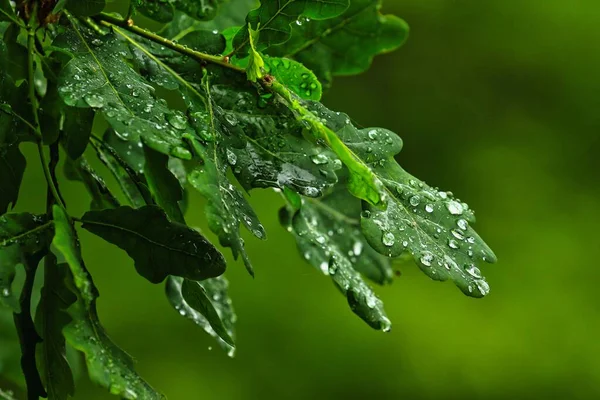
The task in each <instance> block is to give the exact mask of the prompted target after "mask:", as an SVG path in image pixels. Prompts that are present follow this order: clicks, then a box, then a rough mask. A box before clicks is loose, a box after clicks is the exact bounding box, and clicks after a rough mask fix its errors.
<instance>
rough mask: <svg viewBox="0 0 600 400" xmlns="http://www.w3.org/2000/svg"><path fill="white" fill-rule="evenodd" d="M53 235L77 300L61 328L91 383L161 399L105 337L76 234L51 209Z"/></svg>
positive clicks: (141, 399)
mask: <svg viewBox="0 0 600 400" xmlns="http://www.w3.org/2000/svg"><path fill="white" fill-rule="evenodd" d="M53 215H54V224H55V226H56V234H55V237H54V241H53V242H52V244H53V245H54V247H55V248H56V249H57V250H58V251H59V252H60V253H61V254H62V256H63V257H64V258H65V260H66V262H67V264H68V265H69V269H70V271H71V275H72V276H69V277H68V278H67V286H68V287H69V288H70V289H71V291H72V292H73V293H74V294H75V295H76V296H77V300H76V301H75V302H74V303H73V304H72V305H71V306H70V307H69V308H68V310H67V311H68V313H69V315H70V316H71V318H72V321H71V322H70V323H69V324H68V325H67V326H65V327H64V329H63V334H64V337H65V339H66V340H67V342H68V343H69V344H70V345H71V346H73V347H74V348H75V349H76V350H79V351H81V352H82V353H83V354H84V355H85V360H86V365H87V370H88V374H89V376H90V378H91V380H92V381H93V382H95V383H97V384H99V385H100V386H103V387H105V388H106V389H108V390H109V391H110V393H111V394H114V395H116V396H120V397H121V398H124V399H132V400H133V399H136V400H154V399H164V397H163V396H162V395H160V394H159V393H157V392H156V391H154V389H152V387H150V385H148V383H146V382H145V381H144V380H143V379H142V378H140V376H139V375H138V374H137V373H136V372H135V370H134V368H133V360H132V359H131V357H129V355H127V353H125V352H124V351H123V350H121V349H120V348H119V347H117V346H116V345H115V344H114V343H113V342H112V341H111V340H110V338H109V337H108V335H107V334H106V332H105V331H104V328H103V327H102V325H100V321H99V320H98V314H97V311H96V299H97V297H98V290H97V289H96V287H95V285H94V282H93V281H92V277H91V276H90V274H89V272H88V271H87V269H86V268H85V265H84V264H83V260H82V258H81V250H80V248H79V241H78V239H77V235H76V233H75V230H74V228H73V226H72V224H71V222H70V221H69V218H68V217H67V215H66V214H65V212H64V211H63V210H62V209H61V208H59V207H58V206H54V209H53Z"/></svg>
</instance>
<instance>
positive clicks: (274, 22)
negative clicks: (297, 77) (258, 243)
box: [233, 0, 350, 55]
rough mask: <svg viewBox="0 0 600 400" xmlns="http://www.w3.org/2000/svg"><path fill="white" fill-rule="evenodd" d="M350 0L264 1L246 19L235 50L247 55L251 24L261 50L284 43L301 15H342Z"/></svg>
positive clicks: (314, 17)
mask: <svg viewBox="0 0 600 400" xmlns="http://www.w3.org/2000/svg"><path fill="white" fill-rule="evenodd" d="M349 4H350V1H349V0H281V1H268V0H267V1H262V2H261V6H260V7H259V8H257V9H256V10H252V11H250V13H248V16H247V17H246V23H245V24H244V26H243V28H242V29H240V31H239V32H238V33H237V35H236V36H235V39H234V41H233V48H234V52H235V53H238V52H239V53H240V54H242V55H245V54H246V53H247V52H248V50H249V49H248V47H249V43H250V37H249V31H248V26H249V27H250V28H251V29H256V30H257V31H258V33H259V34H260V39H259V40H258V41H257V42H256V43H255V45H256V47H257V50H259V51H264V50H265V49H267V48H268V47H270V46H273V45H276V44H280V43H284V42H286V41H287V40H289V38H290V35H291V33H292V26H291V25H292V24H294V23H296V21H298V20H299V18H300V17H301V16H302V17H306V18H310V19H315V20H322V19H328V18H334V17H337V16H338V15H341V14H342V13H343V12H344V11H345V10H346V9H347V8H348V6H349Z"/></svg>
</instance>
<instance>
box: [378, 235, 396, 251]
mask: <svg viewBox="0 0 600 400" xmlns="http://www.w3.org/2000/svg"><path fill="white" fill-rule="evenodd" d="M395 241H396V237H395V236H394V234H393V233H392V232H386V233H384V234H383V238H382V239H381V242H382V243H383V244H384V245H385V246H387V247H392V246H393V245H394V242H395Z"/></svg>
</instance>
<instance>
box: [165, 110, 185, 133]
mask: <svg viewBox="0 0 600 400" xmlns="http://www.w3.org/2000/svg"><path fill="white" fill-rule="evenodd" d="M167 121H169V124H171V126H172V127H173V128H175V129H179V130H183V129H185V128H186V127H187V119H186V117H185V115H183V113H181V112H180V111H176V112H174V113H172V114H167Z"/></svg>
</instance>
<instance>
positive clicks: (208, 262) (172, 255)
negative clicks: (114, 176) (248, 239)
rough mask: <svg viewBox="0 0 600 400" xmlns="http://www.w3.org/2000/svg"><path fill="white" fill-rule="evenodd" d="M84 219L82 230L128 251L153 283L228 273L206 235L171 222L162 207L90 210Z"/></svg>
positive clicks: (137, 268) (137, 266)
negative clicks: (172, 276)
mask: <svg viewBox="0 0 600 400" xmlns="http://www.w3.org/2000/svg"><path fill="white" fill-rule="evenodd" d="M81 220H82V222H83V228H85V229H87V230H88V231H90V232H92V233H93V234H95V235H97V236H100V237H101V238H103V239H104V240H106V241H108V242H110V243H112V244H114V245H116V246H119V247H120V248H122V249H123V250H125V251H126V252H127V254H129V256H130V257H131V258H132V259H133V260H134V261H135V268H136V270H137V271H138V273H139V274H140V275H142V276H143V277H144V278H146V279H148V280H149V281H150V282H152V283H159V282H162V281H163V280H164V279H165V278H166V277H167V276H168V275H175V276H182V277H185V278H189V279H193V280H202V279H206V278H212V277H216V276H219V275H221V274H222V273H223V272H225V260H224V259H223V256H222V255H221V253H220V252H219V251H218V250H217V249H215V248H214V246H213V245H212V244H210V242H209V241H208V240H207V239H206V238H204V236H202V235H201V234H200V233H198V232H197V231H195V230H194V229H191V228H189V227H187V226H185V225H183V224H180V223H177V222H172V221H169V219H168V218H167V216H166V214H165V212H164V211H163V210H162V209H160V208H159V207H156V206H144V207H142V208H138V209H133V208H131V207H128V206H123V207H119V208H116V209H111V210H103V211H90V212H87V213H86V214H85V215H84V216H83V217H82V219H81Z"/></svg>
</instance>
